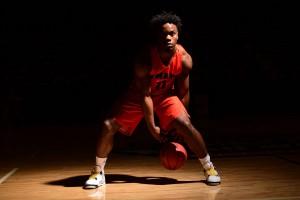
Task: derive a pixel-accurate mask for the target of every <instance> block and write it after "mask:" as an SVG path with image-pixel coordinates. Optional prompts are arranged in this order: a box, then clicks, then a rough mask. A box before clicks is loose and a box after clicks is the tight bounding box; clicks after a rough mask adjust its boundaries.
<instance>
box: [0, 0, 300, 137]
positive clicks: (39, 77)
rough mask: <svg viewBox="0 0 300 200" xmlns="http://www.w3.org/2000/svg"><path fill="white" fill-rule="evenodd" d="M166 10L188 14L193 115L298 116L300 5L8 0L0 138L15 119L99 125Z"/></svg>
mask: <svg viewBox="0 0 300 200" xmlns="http://www.w3.org/2000/svg"><path fill="white" fill-rule="evenodd" d="M162 10H166V11H174V12H175V13H177V14H178V15H179V16H180V17H181V18H182V20H183V33H182V34H181V35H180V42H181V43H182V44H183V45H184V46H185V47H186V49H187V50H188V51H189V52H190V54H191V55H192V56H193V59H194V68H193V71H192V74H191V97H192V99H191V107H192V109H191V114H192V115H194V116H196V117H202V118H203V119H206V120H207V119H208V120H209V119H211V120H214V119H224V120H225V119H226V117H228V116H231V117H232V116H233V117H236V118H239V117H249V116H250V117H254V118H255V117H256V116H277V117H278V118H286V117H287V116H298V115H299V113H300V112H299V111H300V110H299V106H298V102H299V97H298V91H299V89H298V83H299V60H298V57H297V52H298V51H297V50H298V35H299V31H298V28H297V24H298V14H297V10H296V8H295V6H294V5H288V4H287V3H250V2H248V3H238V4H236V3H235V4H233V3H231V4H230V3H222V4H215V3H203V2H197V4H196V3H195V2H194V1H190V2H189V1H143V2H140V3H133V2H128V1H126V2H117V1H112V2H105V3H104V2H102V3H99V4H98V5H96V4H95V5H92V4H88V3H84V4H83V5H82V4H64V5H62V4H54V3H50V2H48V3H43V5H41V4H38V5H28V4H26V5H5V6H2V8H1V21H0V22H1V23H0V25H1V26H0V28H1V35H2V36H1V39H0V44H1V59H0V62H1V63H0V64H1V69H0V70H1V71H0V77H1V127H2V129H4V130H6V131H2V137H5V134H9V133H8V132H9V131H7V129H14V128H23V127H51V126H52V127H53V126H86V125H87V126H92V127H93V126H97V124H98V121H99V119H101V118H102V117H103V116H104V115H105V113H106V112H107V111H108V110H109V107H110V105H111V104H112V102H113V101H114V100H116V99H117V97H118V94H119V93H120V92H121V91H123V90H124V89H125V88H126V85H127V84H128V82H129V78H130V77H131V67H132V65H131V62H132V57H133V56H134V54H135V53H136V52H137V51H138V49H139V47H141V46H142V44H143V43H144V42H145V41H146V39H145V36H146V35H147V29H146V25H147V22H148V20H149V19H150V17H151V16H152V15H153V14H156V13H158V12H160V11H162ZM202 97H203V98H202ZM201 99H202V100H201ZM203 99H206V101H205V100H203ZM198 101H203V102H204V104H201V103H199V102H198ZM198 105H202V106H203V107H201V108H199V107H197V106H198ZM193 106H194V107H193ZM203 109H204V110H205V109H207V112H203ZM199 113H200V114H199ZM15 137H16V138H17V137H18V136H17V134H15V135H12V136H11V137H10V139H8V140H9V141H11V140H15V139H13V138H15ZM17 140H18V139H17ZM6 141H7V139H6Z"/></svg>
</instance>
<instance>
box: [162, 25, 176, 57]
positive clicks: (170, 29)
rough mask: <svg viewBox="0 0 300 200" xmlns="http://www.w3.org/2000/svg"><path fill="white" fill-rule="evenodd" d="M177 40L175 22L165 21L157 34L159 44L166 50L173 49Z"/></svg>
mask: <svg viewBox="0 0 300 200" xmlns="http://www.w3.org/2000/svg"><path fill="white" fill-rule="evenodd" d="M177 40H178V30H177V26H176V25H175V24H170V23H166V24H164V25H162V29H161V31H160V33H159V34H158V44H159V46H160V47H161V48H162V49H164V50H167V51H173V50H174V49H175V46H176V44H177Z"/></svg>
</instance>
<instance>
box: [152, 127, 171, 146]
mask: <svg viewBox="0 0 300 200" xmlns="http://www.w3.org/2000/svg"><path fill="white" fill-rule="evenodd" d="M150 132H151V134H152V135H153V137H154V138H155V139H156V140H158V141H159V142H160V143H162V142H166V140H167V138H166V136H165V135H163V134H162V133H161V131H160V128H159V127H158V126H154V127H152V128H150Z"/></svg>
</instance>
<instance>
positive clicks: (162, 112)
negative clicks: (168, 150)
mask: <svg viewBox="0 0 300 200" xmlns="http://www.w3.org/2000/svg"><path fill="white" fill-rule="evenodd" d="M156 111H157V115H158V116H159V118H160V121H161V127H162V129H165V130H172V129H173V130H174V129H175V130H176V133H177V134H179V135H180V136H181V137H182V138H183V140H184V141H185V142H186V144H187V145H188V146H189V148H190V149H191V151H193V152H194V153H195V154H196V156H197V157H198V158H199V161H200V163H201V164H202V167H203V168H204V173H205V176H206V179H207V183H208V184H211V185H214V184H219V183H220V181H221V179H220V176H219V175H218V172H217V171H216V169H215V167H214V165H213V163H212V162H211V160H210V156H209V154H208V152H207V148H206V145H205V141H204V139H203V137H202V135H201V133H200V132H199V131H198V130H197V129H196V128H195V127H194V126H193V124H192V123H191V120H190V117H189V114H188V113H187V111H186V109H185V108H184V106H183V104H182V102H181V101H180V100H179V99H178V98H177V97H169V98H167V99H166V100H164V101H163V102H161V103H160V104H159V105H158V108H157V109H156Z"/></svg>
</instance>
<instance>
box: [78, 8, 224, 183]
mask: <svg viewBox="0 0 300 200" xmlns="http://www.w3.org/2000/svg"><path fill="white" fill-rule="evenodd" d="M181 26H182V23H181V19H180V18H179V17H178V16H177V15H175V14H172V13H167V12H163V13H161V14H158V15H155V16H153V17H152V19H151V20H150V28H151V33H152V36H153V38H154V40H153V41H154V42H153V44H151V45H149V47H147V48H146V49H145V51H143V52H142V53H141V55H139V56H138V59H137V60H136V64H135V77H134V80H133V81H132V84H131V85H130V87H129V89H128V91H127V93H126V95H125V96H124V98H123V99H122V100H121V101H120V102H121V104H120V105H119V106H118V109H117V112H116V113H114V115H113V117H111V118H107V119H106V120H104V122H103V127H102V130H101V132H100V135H99V139H98V143H97V148H96V163H95V166H94V168H93V169H92V171H91V176H90V177H89V179H88V180H87V181H86V182H85V185H84V188H96V187H98V186H101V185H104V184H105V175H104V166H105V163H106V160H107V157H108V155H109V153H110V152H111V150H112V147H113V141H114V135H115V133H116V132H120V133H122V134H125V135H128V136H130V135H131V134H132V132H133V131H134V130H135V128H136V127H137V125H138V123H139V122H140V121H141V119H142V118H143V117H144V118H145V121H146V124H147V127H148V129H149V131H150V133H151V134H152V135H153V137H154V138H155V139H157V140H158V141H160V142H163V141H164V140H165V137H164V134H163V133H165V132H168V131H169V130H175V131H176V133H177V134H179V136H180V137H182V138H183V139H184V141H185V142H186V144H187V145H188V147H189V148H190V149H191V150H192V151H193V152H194V153H195V155H196V156H197V157H198V158H199V161H200V164H201V165H202V167H203V169H204V175H205V177H206V182H207V184H210V185H217V184H219V183H220V182H221V178H220V176H219V174H218V172H217V171H216V169H215V167H214V165H213V163H212V162H211V160H210V156H209V154H208V152H207V148H206V145H205V142H204V141H203V138H202V136H201V134H200V133H199V131H198V130H197V129H196V128H195V127H194V126H193V125H192V123H191V120H190V118H189V114H188V112H187V110H186V108H185V106H184V105H187V104H188V100H189V73H190V70H191V69H192V58H191V56H190V55H189V53H188V52H187V51H186V50H185V49H184V47H183V46H181V45H180V44H178V43H177V41H178V37H179V33H180V31H181ZM174 91H175V93H174ZM175 94H176V95H175ZM154 113H156V115H157V117H158V119H159V124H160V127H159V126H156V124H155V121H154Z"/></svg>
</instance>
